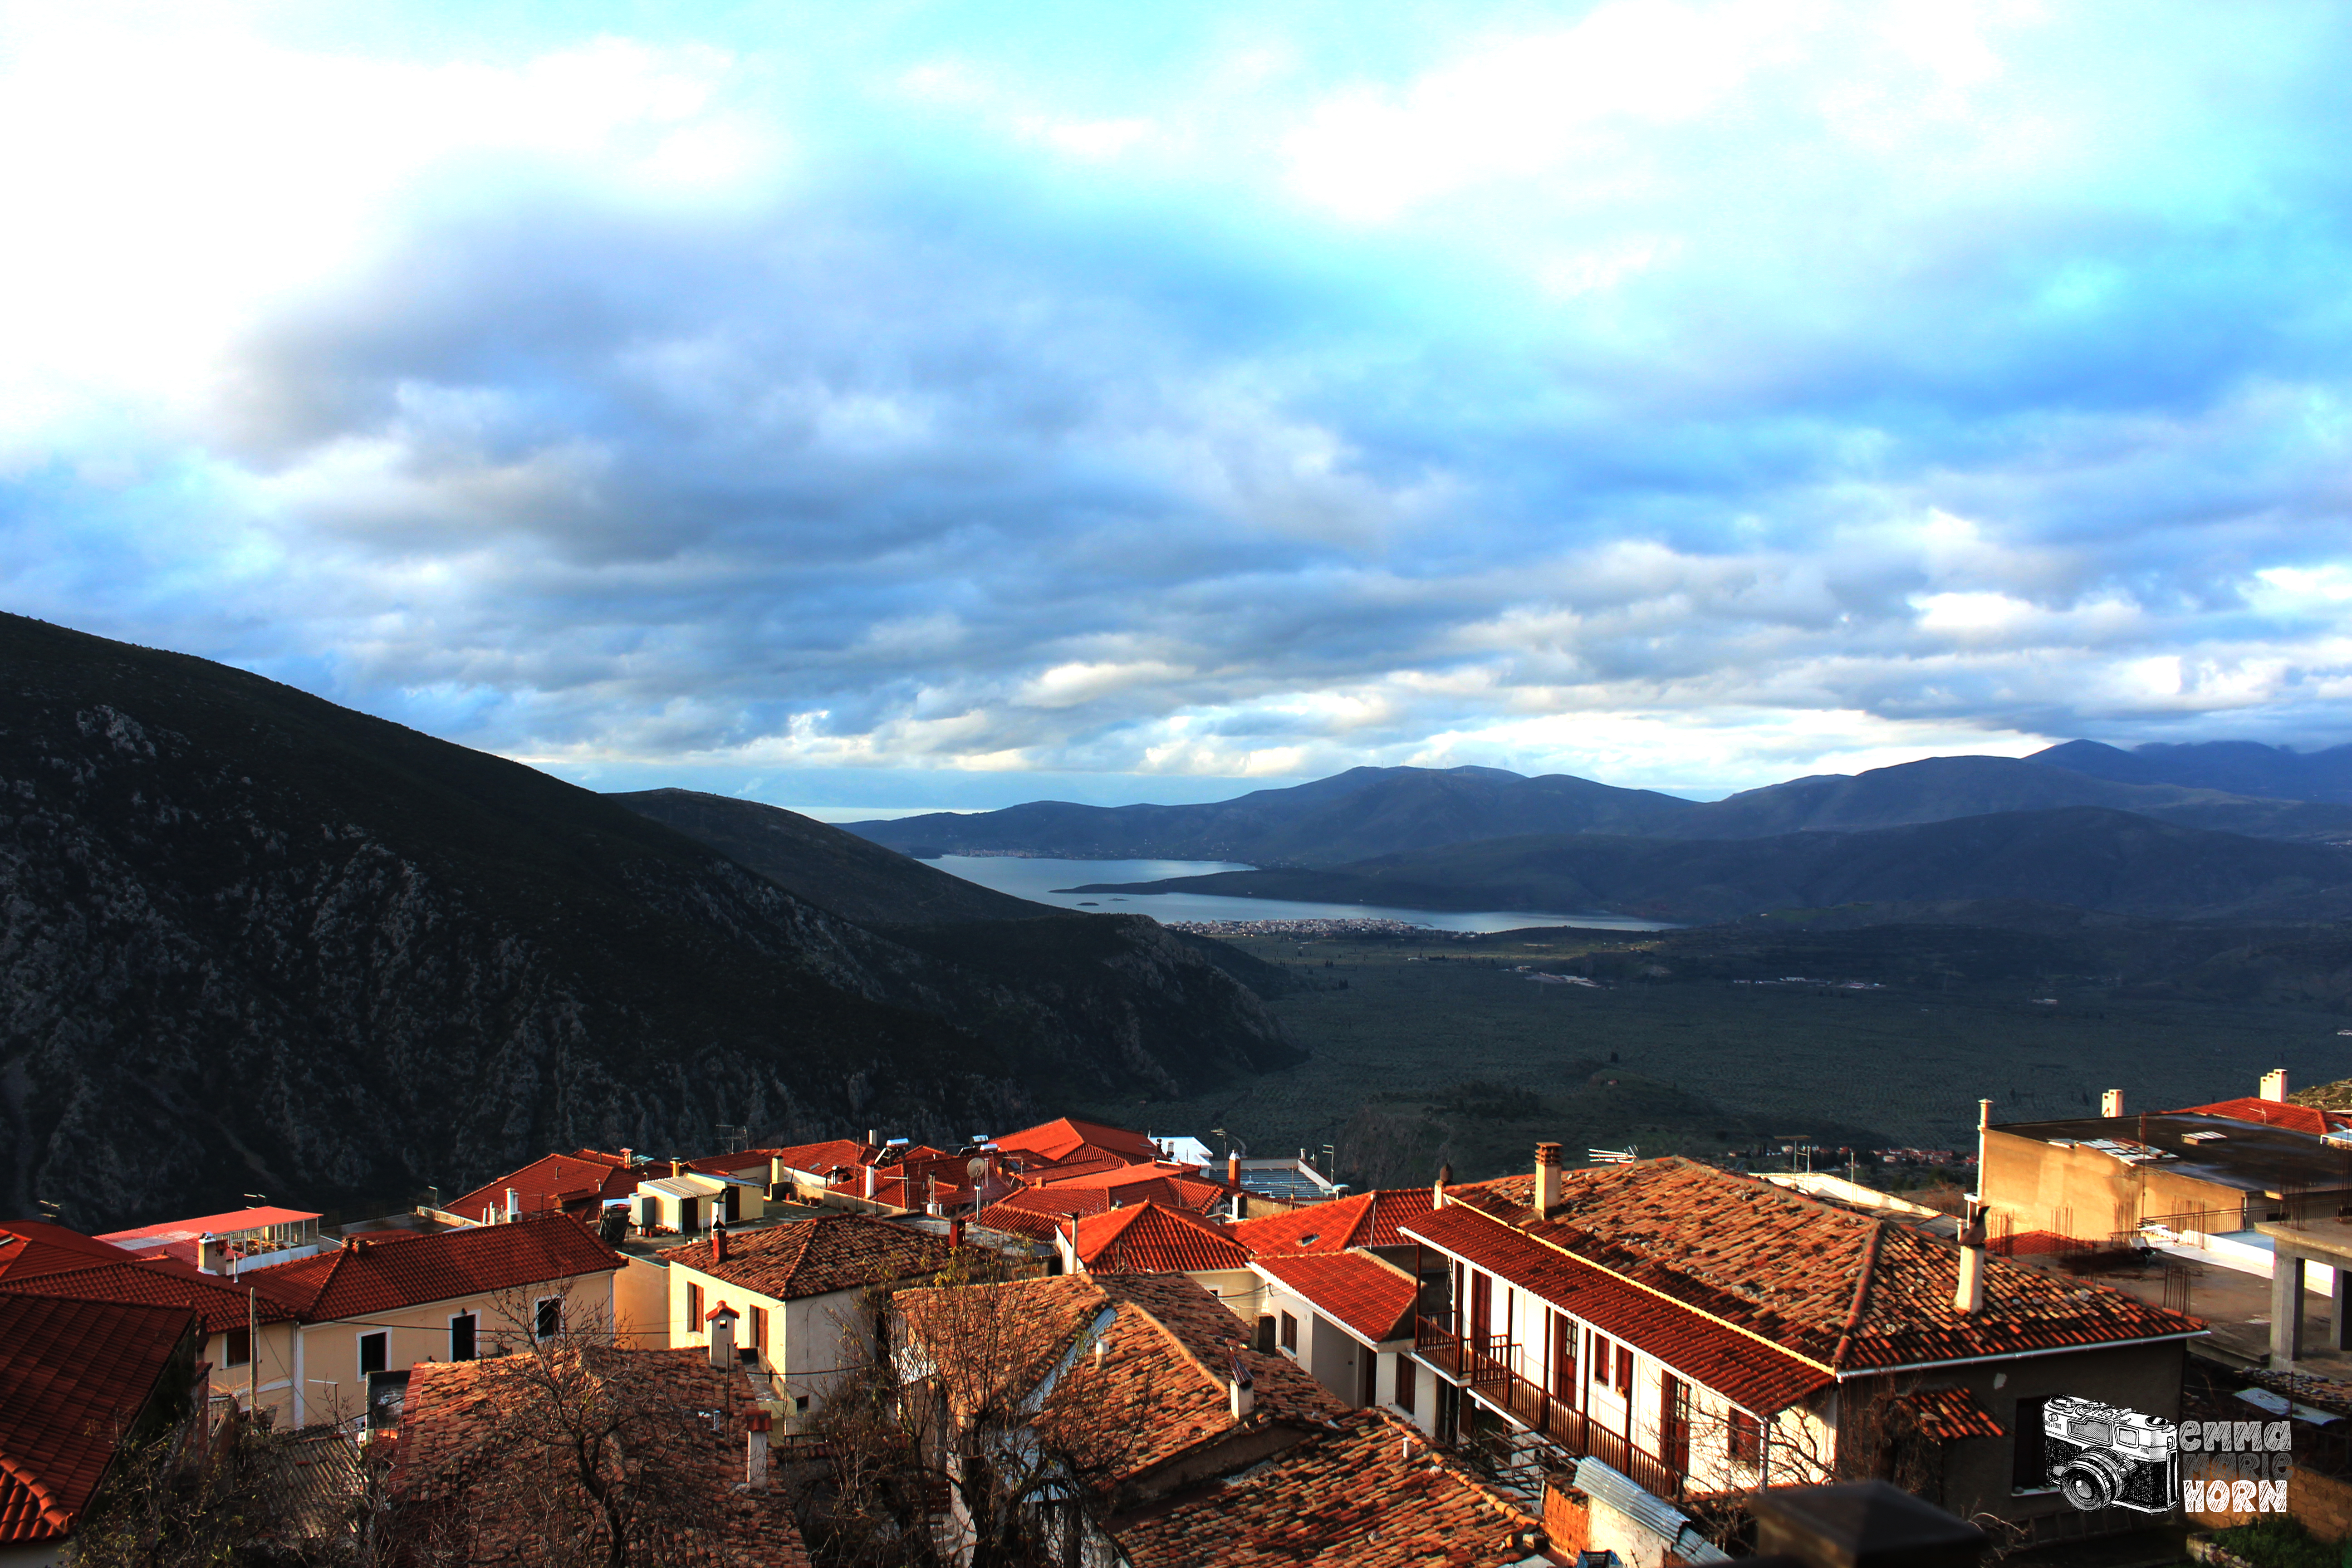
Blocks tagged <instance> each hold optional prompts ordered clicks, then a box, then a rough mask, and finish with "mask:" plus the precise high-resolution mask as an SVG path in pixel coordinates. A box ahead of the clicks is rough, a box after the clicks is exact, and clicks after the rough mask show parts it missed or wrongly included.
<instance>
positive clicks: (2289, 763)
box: [2026, 741, 2352, 805]
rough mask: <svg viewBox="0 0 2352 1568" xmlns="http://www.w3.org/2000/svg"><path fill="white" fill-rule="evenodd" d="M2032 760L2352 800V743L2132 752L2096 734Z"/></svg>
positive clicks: (2164, 780)
mask: <svg viewBox="0 0 2352 1568" xmlns="http://www.w3.org/2000/svg"><path fill="white" fill-rule="evenodd" d="M2026 761H2028V762H2030V763H2040V764H2042V766H2043V767H2052V768H2064V769H2067V770H2069V771H2071V772H2074V773H2087V774H2089V775H2090V776H2091V777H2093V778H2101V779H2108V780H2112V781H2113V782H2115V783H2116V784H2177V785H2180V786H2183V787H2185V788H2189V789H2218V790H2227V791H2229V792H2230V793H2231V794H2232V795H2266V796H2269V797H2271V798H2273V799H2276V800H2304V801H2324V802H2327V803H2329V804H2332V805H2352V746H2330V747H2328V748H2327V749H2326V751H2321V752H2296V751H2292V750H2290V749H2289V748H2287V747H2285V746H2265V745H2263V744H2261V743H2260V742H2254V741H2198V742H2188V743H2168V742H2161V741H2153V742H2149V743H2147V745H2144V746H2135V747H2133V748H2132V749H2131V750H2130V751H2128V752H2126V751H2125V750H2123V749H2122V748H2121V747H2119V746H2108V745H2102V744H2101V743H2100V742H2096V741H2069V742H2066V743H2065V744H2063V745H2060V746H2052V747H2051V748H2049V749H2048V750H2047V751H2041V752H2034V753H2033V754H2032V756H2031V757H2028V758H2027V759H2026Z"/></svg>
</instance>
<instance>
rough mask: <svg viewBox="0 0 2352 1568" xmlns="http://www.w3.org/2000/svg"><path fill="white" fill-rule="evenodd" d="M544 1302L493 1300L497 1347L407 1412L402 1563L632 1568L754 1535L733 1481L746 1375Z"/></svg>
mask: <svg viewBox="0 0 2352 1568" xmlns="http://www.w3.org/2000/svg"><path fill="white" fill-rule="evenodd" d="M540 1314H541V1302H540V1301H538V1300H524V1299H522V1298H520V1297H519V1296H518V1297H515V1298H513V1299H511V1300H501V1301H500V1302H499V1306H498V1308H497V1310H496V1316H497V1318H498V1320H499V1328H498V1331H497V1334H496V1340H495V1343H496V1345H497V1346H498V1347H499V1348H500V1349H502V1350H504V1351H505V1352H507V1353H504V1354H501V1355H497V1356H493V1357H490V1358H488V1359H486V1360H483V1361H480V1362H476V1363H470V1364H466V1365H463V1366H462V1367H449V1368H445V1369H436V1370H435V1372H434V1373H433V1388H432V1391H431V1393H430V1394H428V1395H427V1396H426V1398H425V1401H424V1407H423V1408H420V1407H419V1405H418V1403H417V1402H415V1400H414V1399H413V1401H412V1405H411V1408H410V1409H409V1410H408V1411H407V1412H406V1413H405V1414H404V1417H403V1433H402V1443H403V1446H404V1448H405V1449H407V1450H408V1452H407V1453H406V1454H405V1456H404V1463H403V1471H402V1484H401V1487H400V1489H399V1491H398V1495H397V1496H396V1497H395V1499H394V1507H395V1515H394V1521H392V1523H393V1528H392V1531H391V1533H392V1535H393V1536H394V1538H395V1539H396V1541H397V1543H398V1545H397V1555H398V1557H399V1558H400V1559H401V1560H402V1561H404V1562H406V1563H415V1564H417V1565H419V1568H425V1565H430V1564H439V1563H453V1564H454V1563H532V1564H546V1565H548V1568H631V1565H633V1564H650V1563H660V1562H663V1561H666V1560H667V1559H668V1558H669V1557H670V1556H672V1555H675V1554H676V1551H677V1547H678V1545H679V1543H681V1542H702V1543H705V1544H706V1545H707V1543H709V1542H714V1541H719V1540H723V1539H725V1538H727V1537H729V1536H730V1535H737V1534H743V1533H745V1532H746V1531H747V1530H748V1531H750V1532H751V1533H753V1534H756V1533H757V1530H756V1526H757V1522H758V1521H756V1520H751V1521H747V1520H746V1519H745V1518H744V1517H743V1514H744V1509H745V1508H746V1507H749V1506H750V1505H748V1504H746V1505H741V1506H735V1505H733V1504H731V1502H730V1490H729V1483H730V1481H732V1480H733V1479H737V1478H738V1477H740V1460H735V1459H733V1458H731V1455H732V1453H733V1445H734V1444H735V1443H736V1442H739V1441H740V1437H738V1436H737V1434H738V1433H739V1432H740V1429H741V1425H742V1420H741V1418H742V1417H743V1416H744V1415H746V1414H748V1413H749V1412H750V1410H751V1393H750V1389H749V1385H748V1384H747V1383H746V1382H745V1380H744V1378H743V1376H742V1374H741V1373H740V1372H739V1371H737V1370H736V1369H734V1368H732V1367H727V1368H719V1367H714V1366H712V1365H711V1364H710V1363H709V1359H708V1356H707V1355H706V1354H705V1353H704V1352H681V1351H629V1350H623V1349H620V1348H619V1347H618V1346H616V1345H615V1344H614V1336H613V1331H612V1325H611V1324H610V1323H609V1322H608V1321H604V1318H603V1316H602V1314H601V1313H594V1314H592V1313H585V1312H583V1313H581V1314H579V1315H578V1316H576V1317H575V1316H574V1314H573V1313H572V1310H571V1304H570V1303H569V1302H566V1303H565V1305H564V1309H563V1310H562V1312H561V1314H560V1315H559V1317H560V1321H556V1322H553V1323H551V1322H549V1321H543V1320H542V1319H541V1315H540ZM445 1380H446V1382H447V1383H448V1385H449V1386H448V1389H447V1392H446V1395H445V1394H443V1391H442V1388H441V1384H442V1383H443V1382H444V1381H445ZM412 1388H414V1385H412Z"/></svg>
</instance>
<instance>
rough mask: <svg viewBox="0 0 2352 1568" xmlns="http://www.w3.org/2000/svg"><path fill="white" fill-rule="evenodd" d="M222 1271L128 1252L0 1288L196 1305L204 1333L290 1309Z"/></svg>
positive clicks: (1, 1282)
mask: <svg viewBox="0 0 2352 1568" xmlns="http://www.w3.org/2000/svg"><path fill="white" fill-rule="evenodd" d="M246 1290H247V1286H246V1285H245V1284H242V1283H240V1282H238V1281H237V1280H236V1279H231V1278H228V1277H226V1276H223V1275H217V1274H205V1273H202V1272H200V1271H198V1270H196V1269H194V1268H189V1267H188V1266H187V1265H185V1264H184V1263H177V1262H173V1261H172V1260H170V1259H168V1258H167V1259H142V1258H124V1259H123V1260H122V1261H121V1262H120V1263H100V1264H95V1265H93V1266H91V1267H89V1268H74V1269H68V1270H66V1271H64V1272H62V1273H57V1274H44V1275H41V1276H39V1277H38V1278H37V1279H21V1280H20V1279H0V1292H7V1293H9V1294H25V1293H30V1294H34V1295H41V1296H62V1297H66V1298H68V1299H69V1300H76V1301H117V1302H126V1303H143V1304H145V1305H148V1306H156V1307H186V1308H189V1309H191V1310H194V1312H195V1313H196V1314H197V1316H198V1318H199V1319H200V1320H201V1321H202V1322H203V1323H204V1326H205V1332H206V1333H208V1334H217V1333H221V1332H224V1331H227V1330H230V1329H241V1328H244V1327H245V1326H246V1325H247V1322H249V1321H252V1318H253V1316H254V1315H255V1314H258V1316H259V1318H260V1321H263V1322H265V1323H282V1322H284V1321H287V1320H288V1319H289V1318H291V1317H293V1316H294V1314H293V1312H292V1311H291V1310H289V1309H288V1308H287V1307H286V1306H285V1305H284V1304H283V1303H281V1302H280V1301H279V1300H278V1299H277V1298H276V1297H275V1296H271V1295H268V1294H265V1293H263V1292H262V1291H261V1290H260V1289H259V1288H258V1287H254V1294H253V1299H252V1300H251V1301H250V1302H248V1301H247V1296H246Z"/></svg>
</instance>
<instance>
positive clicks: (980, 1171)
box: [963, 1154, 988, 1187]
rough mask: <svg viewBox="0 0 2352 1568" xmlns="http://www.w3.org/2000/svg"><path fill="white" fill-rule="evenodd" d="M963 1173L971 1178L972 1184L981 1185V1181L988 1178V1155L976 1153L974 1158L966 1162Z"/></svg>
mask: <svg viewBox="0 0 2352 1568" xmlns="http://www.w3.org/2000/svg"><path fill="white" fill-rule="evenodd" d="M963 1173H964V1174H965V1175H967V1176H969V1177H971V1184H972V1185H973V1186H975V1187H976V1186H978V1185H980V1184H981V1183H982V1182H984V1181H986V1180H988V1157H987V1156H986V1155H985V1154H982V1155H975V1156H974V1157H973V1158H971V1159H970V1160H968V1161H966V1162H965V1163H964V1167H963Z"/></svg>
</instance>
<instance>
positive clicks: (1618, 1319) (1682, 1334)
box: [1405, 1203, 1836, 1415]
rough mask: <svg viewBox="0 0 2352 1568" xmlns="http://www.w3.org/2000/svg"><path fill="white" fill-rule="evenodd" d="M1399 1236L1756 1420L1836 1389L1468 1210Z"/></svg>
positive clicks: (1453, 1208)
mask: <svg viewBox="0 0 2352 1568" xmlns="http://www.w3.org/2000/svg"><path fill="white" fill-rule="evenodd" d="M1405 1228H1406V1229H1407V1230H1408V1231H1409V1232H1411V1233H1412V1235H1413V1237H1416V1238H1417V1239H1421V1240H1425V1241H1427V1242H1428V1243H1429V1244H1430V1245H1431V1246H1433V1247H1440V1248H1442V1249H1444V1251H1447V1252H1450V1253H1452V1254H1454V1256H1455V1257H1458V1258H1468V1259H1469V1260H1470V1261H1471V1262H1472V1263H1473V1264H1475V1265H1476V1266H1477V1267H1478V1268H1484V1269H1486V1270H1487V1271H1488V1272H1489V1273H1492V1274H1494V1275H1496V1276H1497V1277H1499V1278H1501V1279H1507V1280H1509V1281H1510V1282H1511V1283H1512V1284H1514V1285H1517V1286H1518V1287H1519V1288H1520V1289H1523V1290H1529V1291H1532V1292H1534V1293H1535V1294H1536V1295H1538V1296H1540V1297H1542V1298H1543V1299H1544V1300H1547V1301H1549V1302H1550V1303H1551V1304H1552V1305H1553V1306H1555V1307H1557V1308H1559V1310H1561V1311H1563V1312H1567V1313H1570V1314H1571V1315H1573V1316H1574V1317H1576V1318H1578V1319H1580V1320H1581V1321H1584V1322H1587V1323H1590V1324H1591V1325H1592V1326H1593V1327H1594V1328H1596V1329H1598V1330H1600V1331H1601V1332H1602V1333H1604V1334H1607V1335H1609V1336H1610V1337H1611V1338H1612V1339H1616V1340H1622V1341H1623V1342H1626V1343H1628V1344H1632V1345H1637V1346H1639V1347H1640V1348H1641V1349H1642V1350H1643V1351H1645V1352H1648V1353H1649V1354H1651V1355H1654V1356H1655V1357H1657V1358H1658V1360H1660V1361H1662V1362H1664V1363H1666V1364H1667V1365H1668V1366H1670V1367H1672V1368H1674V1369H1675V1372H1677V1373H1680V1374H1681V1375H1683V1376H1684V1377H1685V1378H1687V1379H1689V1380H1690V1381H1692V1382H1694V1383H1698V1384H1705V1385H1706V1387H1708V1388H1711V1389H1714V1390H1715V1391H1716V1392H1717V1393H1718V1394H1723V1395H1724V1396H1725V1397H1726V1398H1727V1399H1729V1400H1730V1401H1731V1402H1732V1403H1733V1404H1735V1405H1739V1406H1740V1407H1741V1408H1742V1409H1745V1410H1748V1411H1749V1412H1751V1413H1753V1414H1755V1415H1773V1414H1774V1413H1776V1412H1778V1411H1781V1410H1785V1409H1787V1408H1788V1407H1789V1406H1790V1405H1793V1404H1795V1403H1796V1402H1797V1401H1798V1400H1800V1399H1802V1398H1804V1397H1805V1396H1806V1395H1808V1394H1812V1393H1813V1392H1815V1391H1816V1390H1818V1389H1822V1388H1826V1387H1828V1386H1829V1385H1830V1384H1832V1383H1833V1382H1835V1381H1836V1379H1835V1376H1834V1375H1833V1373H1832V1370H1831V1369H1830V1368H1829V1367H1827V1366H1824V1365H1816V1364H1814V1363H1811V1362H1808V1361H1805V1360H1803V1359H1802V1358H1801V1357H1798V1356H1794V1355H1791V1354H1790V1353H1789V1352H1786V1351H1783V1350H1780V1349H1778V1348H1776V1347H1775V1346H1773V1345H1772V1344H1770V1343H1769V1342H1760V1341H1759V1340H1757V1339H1755V1338H1751V1337H1750V1336H1748V1335H1747V1334H1743V1333H1741V1332H1739V1331H1738V1330H1736V1329H1733V1328H1731V1327H1729V1326H1727V1325H1726V1324H1724V1323H1720V1322H1717V1321H1713V1320H1711V1319H1710V1318H1708V1317H1707V1316H1706V1314H1705V1313H1702V1312H1697V1311H1694V1310H1691V1309H1690V1308H1688V1307H1685V1306H1683V1305H1681V1304H1680V1303H1678V1302H1676V1301H1675V1300H1672V1299H1670V1298H1667V1297H1664V1296H1661V1295H1659V1294H1657V1293H1655V1292H1654V1291H1650V1290H1645V1289H1642V1288H1641V1287H1640V1286H1638V1285H1633V1284H1630V1283H1628V1282H1627V1281H1625V1280H1623V1279H1619V1278H1618V1277H1617V1276H1615V1275H1613V1274H1611V1273H1609V1272H1608V1271H1607V1270H1605V1269H1601V1268H1594V1267H1593V1266H1592V1265H1591V1264H1589V1263H1586V1262H1584V1261H1582V1260H1580V1259H1579V1258H1571V1257H1569V1256H1567V1255H1566V1254H1564V1253H1561V1252H1559V1251H1558V1250H1557V1249H1555V1248H1552V1247H1546V1246H1544V1245H1543V1244H1542V1243H1541V1242H1539V1241H1537V1240H1535V1239H1534V1238H1533V1237H1529V1236H1528V1235H1526V1234H1524V1233H1523V1232H1521V1231H1518V1230H1517V1229H1515V1228H1513V1227H1512V1226H1509V1225H1507V1224H1506V1223H1504V1222H1503V1221H1502V1220H1499V1219H1497V1218H1496V1217H1495V1216H1494V1215H1489V1214H1486V1213H1484V1212H1482V1211H1480V1210H1478V1209H1475V1208H1473V1207H1471V1206H1470V1205H1467V1204H1455V1203H1449V1204H1447V1205H1445V1206H1444V1208H1442V1209H1438V1210H1435V1211H1434V1212H1433V1213H1431V1214H1430V1215H1427V1216H1426V1217H1424V1218H1423V1219H1421V1220H1418V1221H1416V1222H1414V1223H1413V1224H1412V1225H1409V1226H1406V1227H1405Z"/></svg>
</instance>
